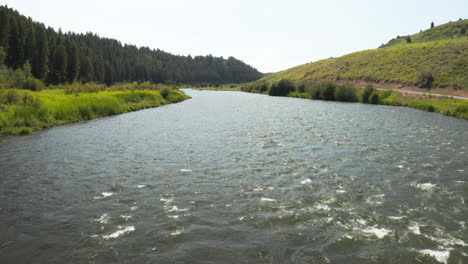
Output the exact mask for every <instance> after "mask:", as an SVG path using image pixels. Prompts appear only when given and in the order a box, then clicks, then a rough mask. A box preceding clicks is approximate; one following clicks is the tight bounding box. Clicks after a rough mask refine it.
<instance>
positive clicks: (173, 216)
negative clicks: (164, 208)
mask: <svg viewBox="0 0 468 264" xmlns="http://www.w3.org/2000/svg"><path fill="white" fill-rule="evenodd" d="M168 217H170V218H173V219H177V218H179V216H178V215H168Z"/></svg>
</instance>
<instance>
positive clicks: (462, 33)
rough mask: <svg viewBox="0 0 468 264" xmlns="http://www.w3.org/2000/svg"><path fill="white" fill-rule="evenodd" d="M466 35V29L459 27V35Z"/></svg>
mask: <svg viewBox="0 0 468 264" xmlns="http://www.w3.org/2000/svg"><path fill="white" fill-rule="evenodd" d="M465 33H466V27H461V28H460V35H465Z"/></svg>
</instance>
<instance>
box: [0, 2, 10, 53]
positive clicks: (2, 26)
mask: <svg viewBox="0 0 468 264" xmlns="http://www.w3.org/2000/svg"><path fill="white" fill-rule="evenodd" d="M9 43H10V17H9V16H8V12H7V10H6V9H5V8H3V7H0V46H2V47H4V50H5V52H6V50H7V49H8V47H9Z"/></svg>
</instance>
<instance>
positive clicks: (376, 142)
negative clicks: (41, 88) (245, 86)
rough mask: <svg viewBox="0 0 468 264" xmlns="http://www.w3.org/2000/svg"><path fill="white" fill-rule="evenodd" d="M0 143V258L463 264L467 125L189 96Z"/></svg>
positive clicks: (344, 108) (311, 104)
mask: <svg viewBox="0 0 468 264" xmlns="http://www.w3.org/2000/svg"><path fill="white" fill-rule="evenodd" d="M185 92H186V93H187V94H189V95H190V96H192V97H193V98H192V99H190V100H187V101H185V102H182V103H178V104H172V105H167V106H163V107H159V108H154V109H147V110H143V111H138V112H132V113H127V114H123V115H118V116H113V117H108V118H101V119H96V120H92V121H88V122H82V123H77V124H72V125H66V126H61V127H56V128H52V129H48V130H45V131H41V132H36V133H33V134H31V135H28V136H21V137H18V136H11V137H2V138H0V263H3V264H8V263H347V264H348V263H468V230H467V226H468V206H467V205H466V203H468V149H467V148H468V122H467V121H465V120H460V119H455V118H451V117H446V116H442V115H439V114H434V113H428V112H422V111H419V110H414V109H409V108H402V107H390V106H370V105H364V104H355V103H335V102H323V101H312V100H303V99H294V98H281V97H269V96H265V95H257V94H248V93H241V92H215V91H195V90H185Z"/></svg>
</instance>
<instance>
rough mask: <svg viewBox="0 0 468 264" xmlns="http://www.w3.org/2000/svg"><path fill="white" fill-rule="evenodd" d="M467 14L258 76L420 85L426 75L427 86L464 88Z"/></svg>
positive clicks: (271, 80)
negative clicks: (372, 46)
mask: <svg viewBox="0 0 468 264" xmlns="http://www.w3.org/2000/svg"><path fill="white" fill-rule="evenodd" d="M466 29H468V20H467V19H465V20H460V21H457V22H451V23H447V24H444V25H440V26H437V27H434V28H431V29H428V30H426V31H423V32H420V33H418V34H415V35H412V36H410V38H411V43H407V40H406V37H400V38H397V39H393V40H391V41H390V42H389V43H387V44H385V45H383V46H382V47H381V48H378V49H373V50H366V51H360V52H355V53H351V54H348V55H345V56H342V57H339V58H330V59H325V60H321V61H317V62H312V63H308V64H304V65H300V66H297V67H294V68H291V69H288V70H285V71H281V72H278V73H274V74H271V75H268V76H266V77H264V78H262V79H261V80H260V82H263V81H264V82H267V83H270V84H271V83H274V82H277V81H279V80H281V79H290V80H332V81H366V82H370V83H397V84H402V85H409V86H419V85H420V84H421V78H423V79H424V76H429V75H431V76H432V77H433V82H432V84H431V87H441V88H444V87H449V88H456V89H466V90H468V65H467V64H468V33H467V32H466V31H467V30H466Z"/></svg>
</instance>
